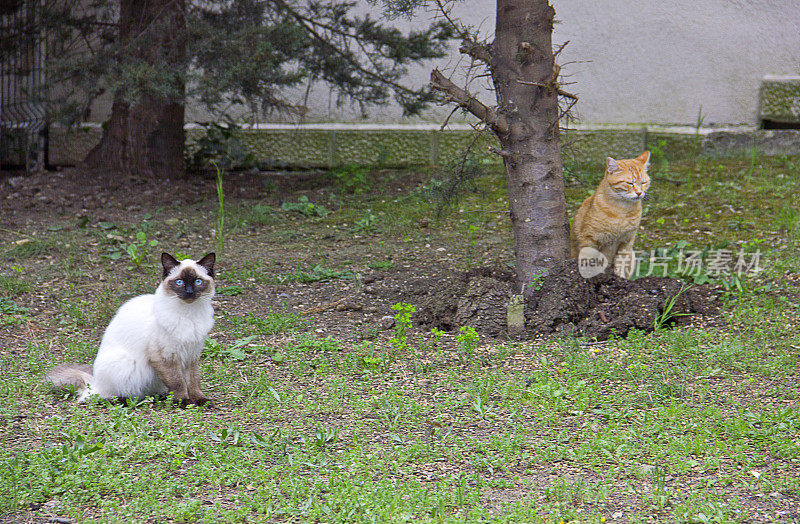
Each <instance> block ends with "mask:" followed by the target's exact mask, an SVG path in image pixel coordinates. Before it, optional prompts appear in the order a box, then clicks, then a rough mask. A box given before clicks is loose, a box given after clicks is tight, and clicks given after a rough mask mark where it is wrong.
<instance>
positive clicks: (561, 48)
mask: <svg viewBox="0 0 800 524" xmlns="http://www.w3.org/2000/svg"><path fill="white" fill-rule="evenodd" d="M568 43H569V40H567V41H566V42H564V43H563V44H561V45H560V46H558V49H556V50H555V51H553V58H554V59H555V58H556V57H558V55H559V54H560V53H561V51H563V50H564V48H565V47H567V44H568Z"/></svg>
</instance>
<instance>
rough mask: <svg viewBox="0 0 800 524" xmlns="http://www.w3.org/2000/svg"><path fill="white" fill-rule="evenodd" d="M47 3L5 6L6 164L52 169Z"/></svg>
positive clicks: (0, 73)
mask: <svg viewBox="0 0 800 524" xmlns="http://www.w3.org/2000/svg"><path fill="white" fill-rule="evenodd" d="M44 2H45V0H4V1H3V2H0V166H2V167H8V166H15V167H24V168H25V169H26V170H28V171H36V170H40V169H44V168H45V167H46V165H47V147H48V143H47V138H48V119H47V111H46V107H45V104H44V103H43V101H42V99H41V96H42V88H43V87H44V82H45V60H46V54H47V53H46V51H47V47H46V43H47V42H46V35H45V32H44V30H43V29H42V16H43V8H44Z"/></svg>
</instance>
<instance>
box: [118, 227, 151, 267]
mask: <svg viewBox="0 0 800 524" xmlns="http://www.w3.org/2000/svg"><path fill="white" fill-rule="evenodd" d="M157 245H158V240H150V241H148V240H147V233H145V232H144V230H139V231H137V232H136V240H135V241H134V242H132V243H130V244H128V245H127V247H126V248H125V253H127V254H128V258H130V259H131V262H133V263H134V264H136V265H137V266H138V267H142V266H143V265H144V264H145V263H146V262H147V261H148V260H150V249H151V248H153V247H156V246H157ZM111 258H112V259H113V258H114V257H113V254H112V257H111ZM117 258H119V257H117Z"/></svg>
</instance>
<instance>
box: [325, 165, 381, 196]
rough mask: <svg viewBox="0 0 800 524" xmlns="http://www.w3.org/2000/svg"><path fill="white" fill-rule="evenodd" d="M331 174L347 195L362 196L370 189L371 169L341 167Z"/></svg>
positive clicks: (354, 166)
mask: <svg viewBox="0 0 800 524" xmlns="http://www.w3.org/2000/svg"><path fill="white" fill-rule="evenodd" d="M331 174H332V175H333V176H334V178H335V179H336V181H337V182H338V183H339V186H340V187H341V188H342V190H344V191H345V192H346V193H351V194H353V195H360V194H361V193H364V192H366V191H369V189H370V186H371V183H370V179H369V168H367V167H365V166H359V165H357V164H350V165H346V166H341V167H338V168H336V169H334V170H333V171H331Z"/></svg>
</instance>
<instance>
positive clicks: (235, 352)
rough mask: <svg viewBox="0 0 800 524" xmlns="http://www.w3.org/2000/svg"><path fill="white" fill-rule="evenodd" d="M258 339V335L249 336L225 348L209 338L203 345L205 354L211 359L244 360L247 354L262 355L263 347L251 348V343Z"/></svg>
mask: <svg viewBox="0 0 800 524" xmlns="http://www.w3.org/2000/svg"><path fill="white" fill-rule="evenodd" d="M257 338H258V335H250V336H247V337H242V338H239V339H236V340H235V341H234V342H233V344H230V345H229V346H227V347H225V346H223V345H222V344H220V343H219V342H218V341H217V339H215V338H209V339H207V340H206V344H205V348H204V351H205V354H206V355H207V356H209V357H211V358H221V359H233V360H244V359H246V358H247V356H248V352H249V353H263V352H265V350H266V348H265V347H264V346H251V343H252V342H253V341H255V340H256V339H257Z"/></svg>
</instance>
